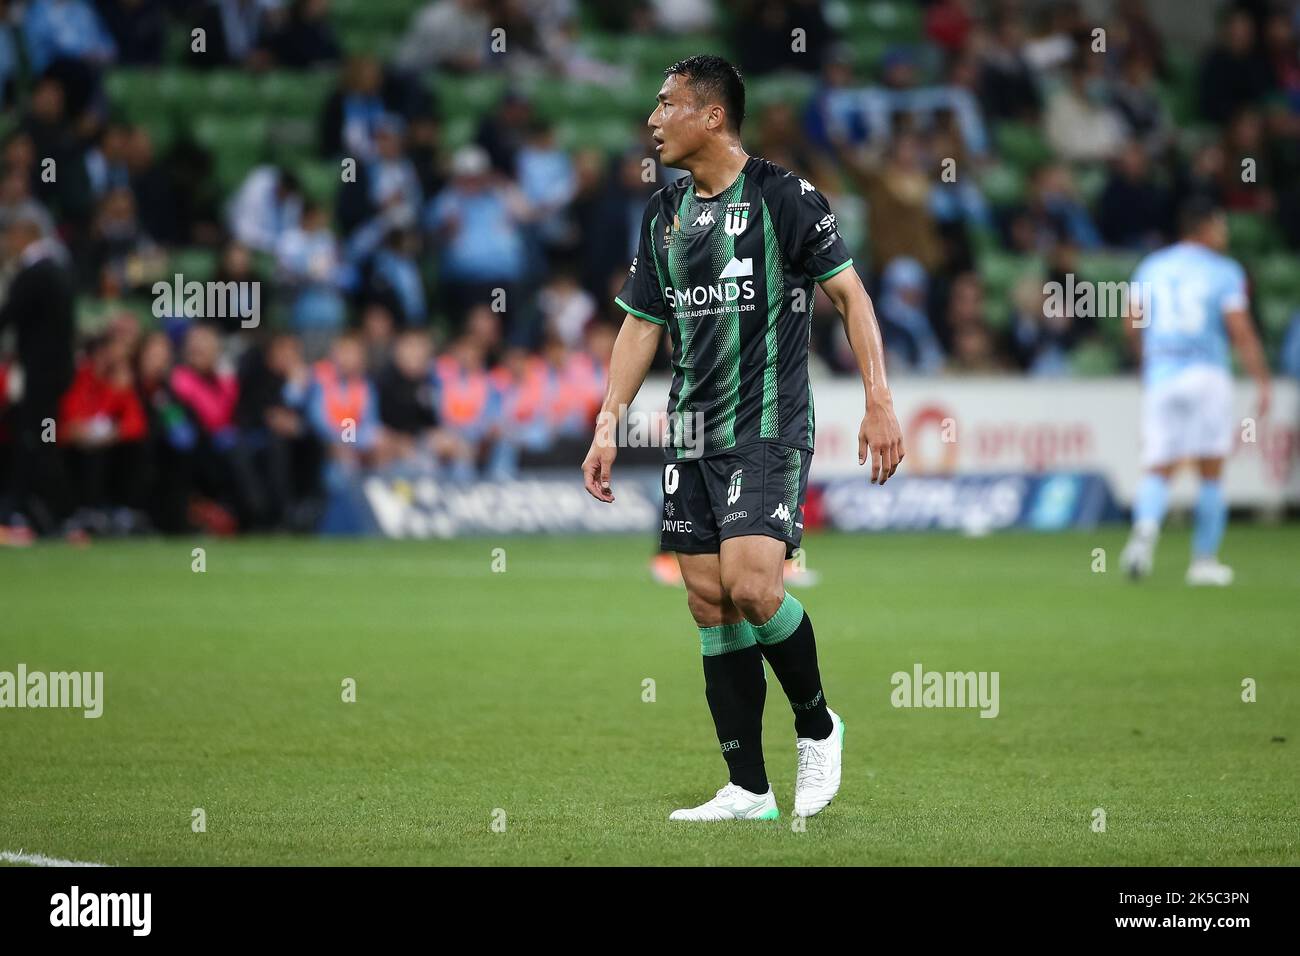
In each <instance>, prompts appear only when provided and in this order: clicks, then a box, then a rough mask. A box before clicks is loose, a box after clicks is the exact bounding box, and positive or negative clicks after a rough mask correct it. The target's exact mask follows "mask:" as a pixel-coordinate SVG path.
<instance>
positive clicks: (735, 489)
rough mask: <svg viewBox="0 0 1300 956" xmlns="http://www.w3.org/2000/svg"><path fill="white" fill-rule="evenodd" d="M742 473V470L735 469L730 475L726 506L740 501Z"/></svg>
mask: <svg viewBox="0 0 1300 956" xmlns="http://www.w3.org/2000/svg"><path fill="white" fill-rule="evenodd" d="M744 471H745V469H744V468H737V469H736V470H735V471H733V472H732V473H731V483H730V484H729V485H727V504H729V505H734V504H735V503H736V502H737V501H739V500H740V483H741V479H742V477H743V476H744Z"/></svg>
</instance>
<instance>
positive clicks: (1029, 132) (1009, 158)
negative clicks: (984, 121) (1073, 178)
mask: <svg viewBox="0 0 1300 956" xmlns="http://www.w3.org/2000/svg"><path fill="white" fill-rule="evenodd" d="M993 141H994V144H995V149H996V151H997V153H998V155H999V156H1000V157H1001V158H1002V159H1003V160H1004V161H1005V162H1008V163H1010V164H1011V165H1012V166H1015V167H1016V168H1017V169H1019V170H1020V171H1021V172H1022V173H1028V172H1030V171H1031V170H1032V169H1033V168H1034V167H1035V166H1039V165H1041V164H1042V163H1045V162H1047V161H1048V160H1050V159H1051V158H1052V150H1051V148H1050V147H1048V145H1047V140H1046V139H1045V138H1044V137H1043V134H1042V132H1041V131H1040V130H1039V129H1038V128H1037V127H1036V126H1031V125H1029V124H1027V123H999V124H998V125H997V126H996V127H995V128H994V131H993Z"/></svg>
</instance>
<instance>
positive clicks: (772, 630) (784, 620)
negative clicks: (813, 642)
mask: <svg viewBox="0 0 1300 956" xmlns="http://www.w3.org/2000/svg"><path fill="white" fill-rule="evenodd" d="M802 620H803V605H802V604H800V603H799V600H798V598H796V597H795V596H794V595H793V594H791V593H789V592H788V591H787V592H786V595H785V600H784V601H782V602H781V606H780V607H779V608H777V609H776V613H775V614H773V615H772V617H771V618H770V619H769V620H768V621H766V622H765V623H763V624H757V625H755V626H754V636H755V637H756V638H758V643H760V644H780V643H781V642H782V641H784V640H785V639H786V638H787V637H789V636H790V635H791V634H793V633H794V632H795V630H797V629H798V627H799V622H800V621H802Z"/></svg>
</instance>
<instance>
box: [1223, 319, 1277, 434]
mask: <svg viewBox="0 0 1300 956" xmlns="http://www.w3.org/2000/svg"><path fill="white" fill-rule="evenodd" d="M1223 324H1224V327H1225V328H1227V330H1228V337H1229V338H1230V339H1232V347H1233V348H1234V349H1236V351H1237V355H1239V356H1240V357H1241V364H1242V365H1243V366H1244V367H1245V369H1246V374H1248V375H1249V376H1250V377H1251V378H1253V379H1254V380H1255V388H1256V394H1257V395H1258V402H1257V409H1256V413H1255V414H1256V416H1257V417H1259V418H1263V417H1265V416H1266V415H1267V414H1268V409H1269V406H1270V405H1271V404H1272V391H1273V386H1272V381H1271V379H1270V377H1269V373H1268V359H1266V358H1265V357H1264V347H1263V346H1262V345H1260V343H1259V336H1258V335H1257V334H1256V332H1255V323H1253V322H1252V321H1251V320H1250V311H1249V310H1248V309H1245V308H1239V309H1229V310H1228V311H1226V312H1224V313H1223Z"/></svg>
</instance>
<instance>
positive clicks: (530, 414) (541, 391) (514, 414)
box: [492, 355, 548, 422]
mask: <svg viewBox="0 0 1300 956" xmlns="http://www.w3.org/2000/svg"><path fill="white" fill-rule="evenodd" d="M547 371H548V369H547V366H546V363H545V362H544V361H543V360H542V359H541V358H540V357H538V356H536V355H534V356H530V357H529V358H527V359H525V360H524V374H523V376H522V378H516V377H515V376H514V375H513V374H511V371H510V369H508V368H506V367H505V366H502V367H500V368H498V369H495V370H493V372H492V382H493V384H494V385H495V386H496V388H497V391H499V392H500V393H501V395H502V397H503V399H504V401H505V406H506V416H507V417H508V418H509V419H510V420H511V421H514V422H527V421H531V420H532V419H533V418H535V417H536V416H537V414H538V412H539V411H541V409H542V406H543V404H545V402H546V384H547V378H548V376H547Z"/></svg>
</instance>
